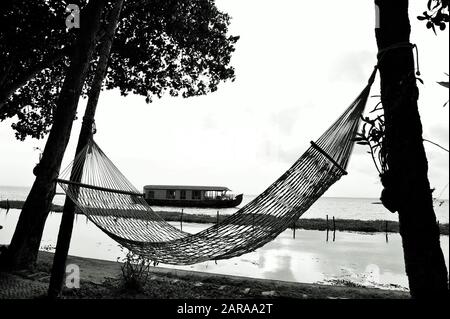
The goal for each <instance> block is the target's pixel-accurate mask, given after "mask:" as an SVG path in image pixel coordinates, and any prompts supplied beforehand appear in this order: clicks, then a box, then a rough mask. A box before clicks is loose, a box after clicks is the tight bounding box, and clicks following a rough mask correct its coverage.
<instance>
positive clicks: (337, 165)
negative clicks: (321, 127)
mask: <svg viewBox="0 0 450 319" xmlns="http://www.w3.org/2000/svg"><path fill="white" fill-rule="evenodd" d="M310 143H311V145H312V147H314V148H315V149H316V150H317V151H319V152H320V153H321V154H322V155H323V156H325V157H326V158H327V159H328V160H329V161H330V162H331V163H333V164H334V166H336V167H337V168H339V170H340V171H341V172H342V174H343V175H348V173H347V171H346V170H345V169H343V168H342V166H341V165H339V164H338V163H337V162H336V161H335V160H334V159H333V158H332V157H331V156H330V155H328V153H327V152H325V151H324V150H323V149H321V148H320V146H319V145H317V144H316V143H314V142H313V141H311V142H310Z"/></svg>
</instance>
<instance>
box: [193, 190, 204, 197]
mask: <svg viewBox="0 0 450 319" xmlns="http://www.w3.org/2000/svg"><path fill="white" fill-rule="evenodd" d="M201 198H202V196H201V193H200V191H199V190H194V191H192V199H201Z"/></svg>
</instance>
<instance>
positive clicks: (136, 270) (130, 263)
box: [118, 251, 152, 292]
mask: <svg viewBox="0 0 450 319" xmlns="http://www.w3.org/2000/svg"><path fill="white" fill-rule="evenodd" d="M118 261H119V260H118ZM122 261H123V264H122V266H121V270H122V274H121V281H122V288H123V289H124V290H127V291H133V292H142V291H143V290H144V287H145V284H146V283H147V280H148V276H149V272H150V267H151V264H152V261H151V260H149V259H148V258H146V257H143V256H141V255H138V254H135V253H133V252H132V251H129V252H128V253H127V255H126V257H125V258H124V259H123V260H122Z"/></svg>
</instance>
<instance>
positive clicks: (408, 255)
mask: <svg viewBox="0 0 450 319" xmlns="http://www.w3.org/2000/svg"><path fill="white" fill-rule="evenodd" d="M375 4H376V5H377V6H378V8H377V9H378V10H379V26H377V29H376V31H375V32H376V39H377V44H378V48H379V50H380V54H379V70H380V76H381V99H382V103H383V107H384V112H385V120H386V136H385V142H384V143H385V145H384V147H385V151H386V153H387V164H388V170H387V172H386V173H385V174H383V175H382V182H383V186H384V187H385V189H384V190H383V194H382V200H383V203H384V204H385V206H386V207H388V208H389V209H390V210H391V211H396V212H398V214H399V222H400V234H401V237H402V241H403V251H404V260H405V268H406V274H407V275H408V280H409V288H410V292H411V296H412V297H413V298H430V297H437V296H447V294H448V274H447V268H446V265H445V261H444V256H443V254H442V250H441V247H440V237H439V229H438V226H437V223H436V215H435V213H434V209H433V200H432V194H431V190H430V184H429V181H428V163H427V158H426V154H425V149H424V146H423V139H422V124H421V121H420V115H419V111H418V107H417V100H418V96H419V91H418V88H417V85H416V78H415V68H414V55H413V50H412V48H411V47H408V46H406V45H405V44H407V43H409V41H410V40H409V36H410V31H411V29H410V23H409V17H408V0H396V1H392V0H375Z"/></svg>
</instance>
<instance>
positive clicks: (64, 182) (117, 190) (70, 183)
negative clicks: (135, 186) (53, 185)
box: [56, 178, 144, 197]
mask: <svg viewBox="0 0 450 319" xmlns="http://www.w3.org/2000/svg"><path fill="white" fill-rule="evenodd" d="M56 181H57V182H58V183H59V184H67V185H73V186H77V187H82V188H88V189H94V190H98V191H104V192H108V193H114V194H122V195H131V196H140V197H143V196H144V194H142V193H135V192H127V191H123V190H119V189H112V188H107V187H100V186H94V185H88V184H84V183H77V182H72V181H68V180H65V179H59V178H58V179H57V180H56Z"/></svg>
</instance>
